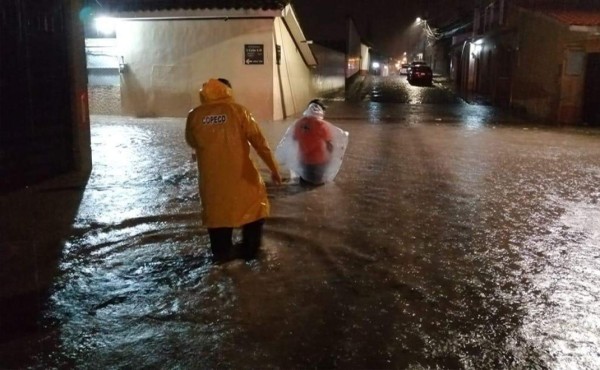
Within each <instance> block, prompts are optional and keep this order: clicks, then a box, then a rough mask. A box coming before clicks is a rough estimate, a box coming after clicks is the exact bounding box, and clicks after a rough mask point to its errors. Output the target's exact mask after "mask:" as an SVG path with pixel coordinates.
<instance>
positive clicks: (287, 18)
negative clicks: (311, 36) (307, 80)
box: [281, 4, 317, 67]
mask: <svg viewBox="0 0 600 370" xmlns="http://www.w3.org/2000/svg"><path fill="white" fill-rule="evenodd" d="M281 15H282V18H283V22H284V23H285V25H286V27H287V28H288V30H289V32H290V34H291V35H292V38H293V39H294V42H295V43H296V46H297V47H298V50H299V51H300V53H301V54H302V58H303V59H304V61H305V62H306V64H307V65H308V66H311V67H312V66H316V65H317V60H316V58H315V56H314V54H313V52H312V50H311V49H310V46H309V44H310V43H311V42H310V40H307V39H306V37H305V36H304V32H302V28H301V27H300V23H298V18H296V13H295V12H294V9H293V8H292V6H291V5H289V4H288V5H287V6H286V7H285V8H284V9H283V11H282V14H281Z"/></svg>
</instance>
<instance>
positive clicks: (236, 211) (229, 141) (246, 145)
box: [185, 79, 281, 262]
mask: <svg viewBox="0 0 600 370" xmlns="http://www.w3.org/2000/svg"><path fill="white" fill-rule="evenodd" d="M200 102H201V104H200V106H198V107H196V108H194V109H192V110H191V111H190V112H189V114H188V117H187V121H186V128H185V139H186V141H187V143H188V144H189V145H190V146H191V147H192V148H193V149H194V150H195V152H196V157H197V161H198V178H199V180H198V185H199V189H200V200H201V203H202V222H203V224H204V226H206V227H207V228H208V234H209V237H210V244H211V250H212V253H213V260H214V261H215V262H225V261H227V260H230V259H232V258H234V257H236V256H233V255H232V248H233V245H232V232H233V228H236V227H242V236H243V241H242V250H241V257H243V258H244V259H246V260H249V259H253V258H255V257H256V254H257V252H258V250H259V248H260V244H261V238H262V227H263V224H264V219H265V218H266V217H267V216H268V215H269V210H270V209H269V201H268V199H267V191H266V187H265V184H264V182H263V180H262V178H261V176H260V173H259V172H258V170H257V168H256V166H255V164H254V163H253V162H252V160H251V159H250V146H252V147H253V148H254V149H255V150H256V153H257V154H258V155H259V157H260V158H261V159H262V160H263V161H264V162H265V164H266V165H267V167H268V168H269V170H270V171H271V179H272V180H273V182H274V183H275V184H281V176H280V175H279V170H278V167H277V164H276V162H275V159H274V157H273V154H272V152H271V149H270V148H269V145H268V143H267V141H266V139H265V138H264V136H263V135H262V133H261V131H260V128H259V126H258V124H257V122H256V121H255V120H254V117H253V116H252V114H251V113H250V112H249V111H248V109H247V108H245V107H243V106H242V105H240V104H237V103H236V102H235V101H234V99H233V92H232V89H231V84H230V83H229V81H227V80H225V79H210V80H209V81H208V82H206V83H204V84H203V86H202V89H201V90H200Z"/></svg>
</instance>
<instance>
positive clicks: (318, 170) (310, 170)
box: [300, 163, 327, 185]
mask: <svg viewBox="0 0 600 370" xmlns="http://www.w3.org/2000/svg"><path fill="white" fill-rule="evenodd" d="M302 169H303V171H304V173H303V174H302V176H301V177H300V178H301V179H302V180H304V181H306V182H308V183H311V184H313V185H321V184H323V175H325V170H326V169H327V163H324V164H304V165H303V168H302Z"/></svg>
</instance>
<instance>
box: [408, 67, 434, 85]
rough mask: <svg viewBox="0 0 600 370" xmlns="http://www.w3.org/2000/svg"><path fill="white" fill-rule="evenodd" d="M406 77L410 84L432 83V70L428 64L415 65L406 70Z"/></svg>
mask: <svg viewBox="0 0 600 370" xmlns="http://www.w3.org/2000/svg"><path fill="white" fill-rule="evenodd" d="M406 79H407V80H408V82H409V83H410V84H411V85H415V84H424V85H431V84H432V83H433V71H432V70H431V67H429V66H426V65H416V66H413V67H412V68H411V69H410V70H409V71H408V76H407V77H406Z"/></svg>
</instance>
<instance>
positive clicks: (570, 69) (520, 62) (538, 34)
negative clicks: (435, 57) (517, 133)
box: [456, 0, 600, 125]
mask: <svg viewBox="0 0 600 370" xmlns="http://www.w3.org/2000/svg"><path fill="white" fill-rule="evenodd" d="M474 14H475V17H474V22H473V34H472V36H471V37H470V38H469V39H468V40H465V41H464V42H463V45H462V47H461V49H460V50H461V53H460V57H459V58H460V64H461V65H460V68H461V70H460V71H457V72H456V75H457V76H459V78H460V81H459V84H460V85H461V86H462V88H463V89H464V90H466V91H467V92H472V93H477V94H481V95H484V96H487V97H488V98H489V101H491V102H492V103H493V104H495V105H499V106H506V107H511V108H516V109H520V110H522V111H524V112H526V113H527V114H528V115H530V116H532V117H535V118H539V119H540V120H544V121H548V122H557V123H561V124H590V125H600V110H599V109H600V108H599V107H600V91H599V86H600V9H599V8H598V7H594V6H593V4H592V2H591V1H590V2H587V1H574V2H562V1H548V0H546V1H534V0H526V1H518V0H515V1H509V0H494V1H485V2H483V3H482V6H481V7H479V8H477V9H476V10H475V13H474Z"/></svg>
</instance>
